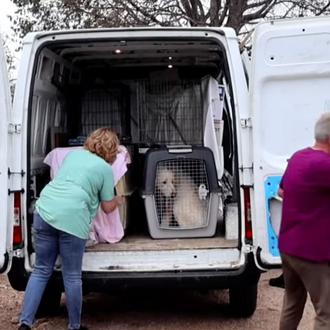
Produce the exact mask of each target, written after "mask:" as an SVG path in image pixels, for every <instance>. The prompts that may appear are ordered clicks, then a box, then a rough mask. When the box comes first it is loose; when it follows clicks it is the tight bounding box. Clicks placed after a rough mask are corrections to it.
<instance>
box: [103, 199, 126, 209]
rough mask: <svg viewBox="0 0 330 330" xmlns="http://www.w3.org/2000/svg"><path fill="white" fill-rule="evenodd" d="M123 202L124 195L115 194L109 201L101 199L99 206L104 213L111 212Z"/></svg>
mask: <svg viewBox="0 0 330 330" xmlns="http://www.w3.org/2000/svg"><path fill="white" fill-rule="evenodd" d="M123 203H124V197H122V196H116V197H115V198H113V199H112V200H111V201H102V202H101V208H102V210H103V212H104V213H111V212H112V211H113V210H114V209H115V208H116V207H118V206H120V205H122V204H123Z"/></svg>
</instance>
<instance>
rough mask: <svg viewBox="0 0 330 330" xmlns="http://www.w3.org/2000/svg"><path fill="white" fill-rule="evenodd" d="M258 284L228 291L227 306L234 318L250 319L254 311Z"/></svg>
mask: <svg viewBox="0 0 330 330" xmlns="http://www.w3.org/2000/svg"><path fill="white" fill-rule="evenodd" d="M257 297H258V284H247V286H244V287H235V288H230V289H229V305H230V309H231V312H232V313H233V314H234V315H235V316H236V317H242V318H246V317H250V316H252V315H253V313H254V312H255V310H256V307H257Z"/></svg>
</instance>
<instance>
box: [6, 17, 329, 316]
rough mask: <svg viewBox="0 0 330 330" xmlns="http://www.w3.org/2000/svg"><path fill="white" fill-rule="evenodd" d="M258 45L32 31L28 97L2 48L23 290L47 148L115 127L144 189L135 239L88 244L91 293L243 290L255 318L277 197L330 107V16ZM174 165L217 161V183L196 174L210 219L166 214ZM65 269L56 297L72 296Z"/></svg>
mask: <svg viewBox="0 0 330 330" xmlns="http://www.w3.org/2000/svg"><path fill="white" fill-rule="evenodd" d="M252 50H253V52H252V59H251V62H250V63H249V65H248V67H245V66H244V65H243V61H242V58H241V54H240V50H239V43H238V38H237V36H236V35H235V33H234V31H233V30H232V29H230V28H205V27H200V28H197V27H196V28H119V29H95V30H83V31H81V30H71V31H52V32H37V33H30V34H28V35H27V36H26V38H25V39H24V44H23V53H22V60H21V63H20V69H19V72H18V79H17V84H16V90H15V96H14V102H13V106H12V104H11V101H10V97H9V91H8V84H7V80H8V79H7V71H6V65H5V58H4V55H3V53H1V79H0V102H1V110H0V111H1V120H0V132H1V139H0V151H1V152H0V199H1V201H2V202H1V205H2V206H1V214H0V233H1V235H2V237H1V239H0V267H1V269H0V271H1V272H2V273H6V272H7V273H8V277H9V280H10V283H11V285H12V287H13V288H14V289H17V290H24V289H25V285H26V282H27V279H28V277H29V274H30V273H31V271H32V269H33V263H34V249H33V240H32V237H31V224H32V217H33V215H32V213H33V212H32V211H31V209H32V205H33V202H34V200H35V199H36V198H38V196H39V194H40V191H41V190H42V188H43V187H44V186H45V184H47V182H49V180H50V168H49V166H48V165H46V164H45V163H44V158H45V157H46V155H47V154H48V153H49V152H50V151H51V150H53V149H54V148H58V147H61V148H66V147H70V146H73V145H79V143H80V142H81V141H83V139H84V138H85V137H86V135H87V134H88V133H89V132H90V131H91V130H93V129H95V128H97V127H101V126H109V127H112V128H114V129H115V130H116V131H117V132H118V134H119V136H120V139H121V143H122V145H123V146H125V147H126V148H127V150H128V151H129V153H130V157H131V163H130V164H129V166H128V167H129V168H128V172H127V180H126V179H125V180H126V181H127V182H126V181H125V182H124V185H129V184H131V187H132V189H131V190H130V194H129V195H128V196H127V198H126V200H127V203H126V204H125V208H126V209H125V212H123V213H122V214H124V216H125V223H126V224H125V235H124V237H123V238H122V239H121V240H120V241H119V242H117V243H114V244H97V245H94V246H91V247H87V248H86V252H85V254H84V259H83V285H84V288H85V290H87V291H99V290H102V291H103V290H115V289H126V288H139V287H140V288H141V287H143V288H146V289H147V288H169V287H180V288H204V289H205V288H206V289H229V295H230V304H231V305H232V307H233V310H234V311H235V313H236V314H237V315H239V316H243V317H247V316H250V315H252V314H253V312H254V311H255V308H256V301H257V284H258V280H259V277H260V273H261V272H262V271H264V270H267V269H270V268H272V267H280V264H281V261H280V257H279V251H278V248H277V235H276V232H277V227H278V222H279V219H280V208H281V202H280V201H278V200H277V197H276V196H277V189H278V184H279V180H280V178H281V175H282V173H283V171H284V169H285V167H286V162H287V159H288V158H289V157H290V155H291V154H292V153H293V152H294V151H295V150H297V149H299V148H301V147H304V146H307V145H310V144H311V143H312V141H313V125H314V122H315V120H316V119H317V117H318V116H319V115H320V113H322V112H324V111H330V93H329V86H330V55H329V54H330V20H329V18H315V19H314V18H313V19H299V20H283V21H271V22H268V23H262V24H260V25H258V26H257V28H256V31H255V35H254V40H253V46H252ZM205 86H207V87H206V88H205ZM210 86H211V87H210ZM212 86H213V87H212ZM214 86H216V88H215V89H214ZM203 148H204V149H203ZM210 151H211V153H210ZM206 154H207V155H208V156H207V159H206V158H205V159H204V156H205V155H206ZM150 155H151V156H150ZM210 155H211V156H210ZM148 157H149V158H150V157H151V159H152V162H149V160H148V159H149V158H148ZM157 157H159V159H158V158H157ZM205 157H206V156H205ZM172 159H174V160H175V161H177V162H179V161H181V160H182V159H185V160H187V159H188V161H190V160H193V161H196V162H197V163H198V162H199V163H198V164H202V165H203V164H204V165H205V164H206V167H205V168H206V170H205V171H206V172H205V173H206V178H207V180H208V181H207V182H206V183H205V184H204V183H203V184H201V183H200V182H201V181H198V182H197V184H199V188H201V187H204V188H205V191H206V194H207V196H208V197H210V198H209V201H210V203H209V204H208V206H207V208H206V213H205V217H206V220H205V221H204V222H203V224H200V226H199V227H198V226H197V227H198V228H197V227H194V226H191V227H189V226H188V227H186V228H184V227H180V222H177V223H176V224H175V226H173V227H172V225H169V226H168V227H166V226H165V227H164V226H163V224H162V223H161V221H160V220H159V219H158V218H157V217H158V216H159V214H160V213H159V212H158V210H157V207H158V206H159V205H158V204H159V202H157V196H156V191H157V187H156V177H155V176H157V171H156V170H155V171H154V170H153V168H152V166H155V167H157V166H158V165H159V164H160V165H164V164H161V163H162V162H165V163H166V162H167V161H169V162H170V161H171V160H172ZM150 164H154V165H150ZM166 164H167V163H166ZM198 166H199V167H198V168H199V170H198V171H201V167H200V165H198ZM146 168H148V169H149V170H148V171H147V170H146ZM203 168H204V167H203ZM211 172H212V174H210V173H211ZM205 173H204V174H205ZM131 179H132V182H133V183H129V182H130V180H131ZM195 183H196V181H195ZM205 185H206V187H205ZM212 187H213V188H214V189H213V188H212ZM211 188H212V189H211ZM199 197H201V196H199ZM208 197H207V198H208ZM211 197H212V198H211ZM200 199H202V198H200ZM211 199H212V201H211ZM191 210H193V208H192V209H191ZM122 216H123V215H122ZM59 268H60V266H59V267H58V268H56V271H55V275H54V279H53V280H52V283H51V284H52V285H51V286H50V288H49V289H48V291H46V293H45V301H46V303H47V304H48V306H51V305H53V306H54V305H56V304H58V303H59V298H60V294H61V291H62V290H63V287H62V284H61V277H60V274H61V273H60V272H59V271H58V270H59Z"/></svg>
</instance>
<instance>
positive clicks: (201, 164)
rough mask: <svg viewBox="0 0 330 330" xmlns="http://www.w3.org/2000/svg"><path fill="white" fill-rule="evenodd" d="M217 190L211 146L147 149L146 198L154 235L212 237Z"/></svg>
mask: <svg viewBox="0 0 330 330" xmlns="http://www.w3.org/2000/svg"><path fill="white" fill-rule="evenodd" d="M218 192H219V187H218V184H217V174H216V168H215V163H214V159H213V153H212V151H211V150H210V149H208V148H205V147H188V148H186V149H183V147H182V148H179V149H177V148H168V149H167V148H160V149H153V150H152V149H150V150H149V151H148V152H147V154H146V167H145V194H144V198H145V208H146V214H147V221H148V227H149V232H150V235H151V236H152V237H153V238H180V237H210V236H213V235H214V234H215V230H216V223H217V210H218V205H219V194H218Z"/></svg>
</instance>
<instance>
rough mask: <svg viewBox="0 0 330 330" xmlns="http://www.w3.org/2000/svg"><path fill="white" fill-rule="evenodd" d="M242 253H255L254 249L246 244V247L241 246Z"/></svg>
mask: <svg viewBox="0 0 330 330" xmlns="http://www.w3.org/2000/svg"><path fill="white" fill-rule="evenodd" d="M242 251H243V252H244V253H250V252H253V251H255V247H254V246H253V245H251V244H246V245H243V246H242Z"/></svg>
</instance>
